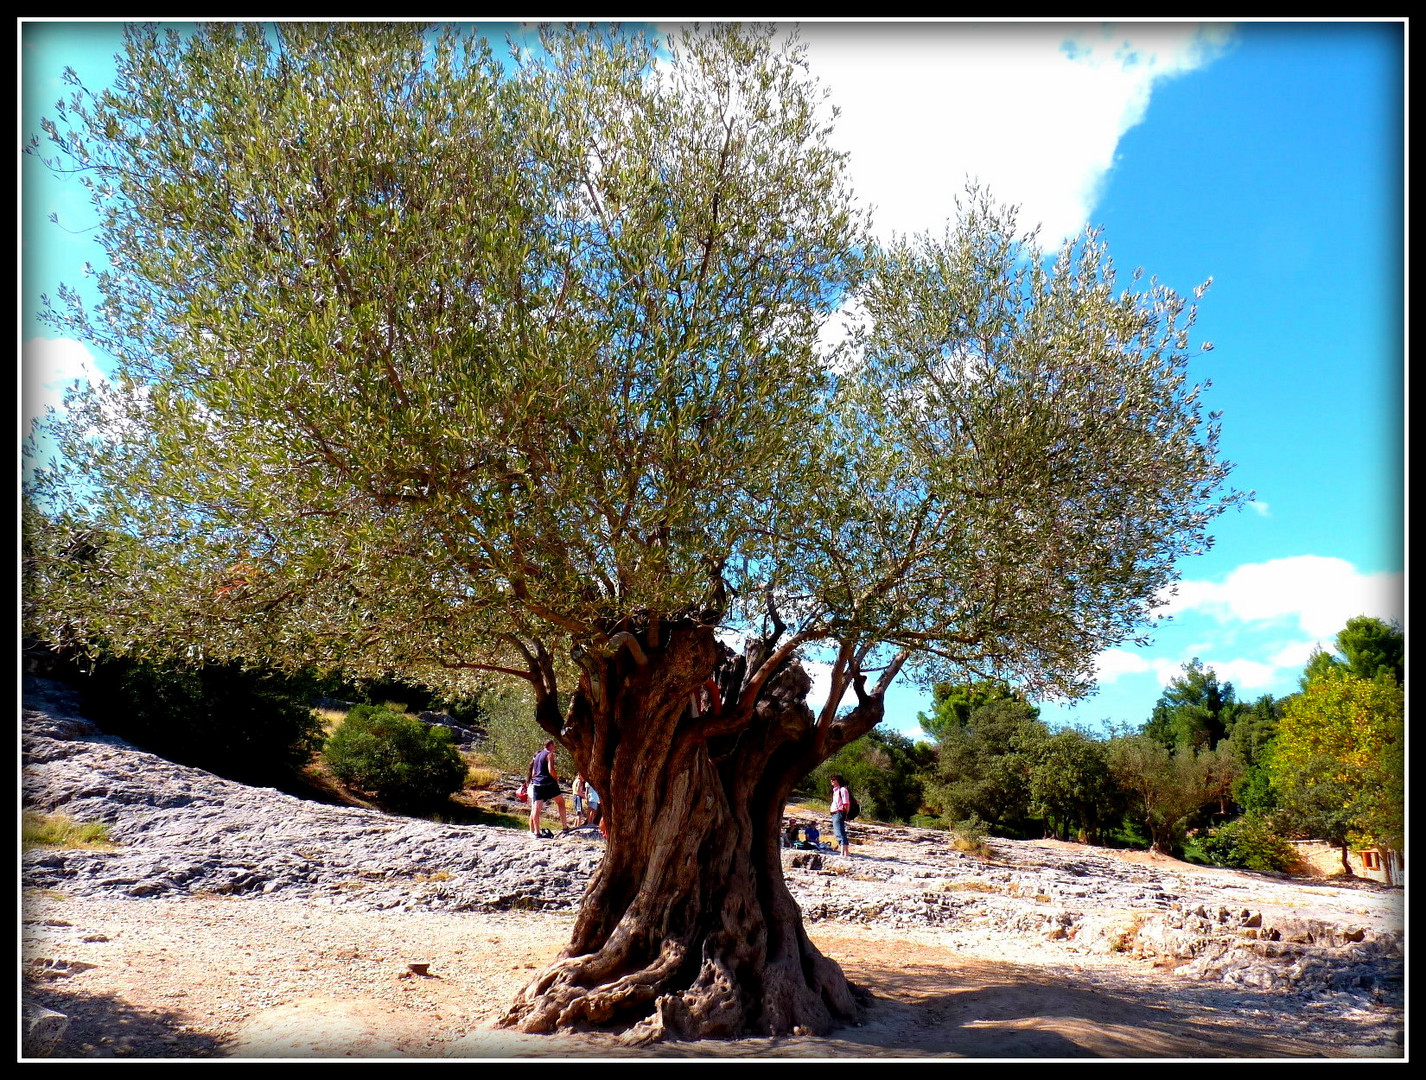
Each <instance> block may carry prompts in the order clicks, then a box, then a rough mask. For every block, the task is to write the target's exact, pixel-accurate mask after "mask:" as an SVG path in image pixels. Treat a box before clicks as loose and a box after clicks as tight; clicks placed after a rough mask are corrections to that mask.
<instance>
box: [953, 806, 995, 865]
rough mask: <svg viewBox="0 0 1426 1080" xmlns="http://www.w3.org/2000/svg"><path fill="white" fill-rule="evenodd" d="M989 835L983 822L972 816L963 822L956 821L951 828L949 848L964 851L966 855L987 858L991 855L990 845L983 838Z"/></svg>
mask: <svg viewBox="0 0 1426 1080" xmlns="http://www.w3.org/2000/svg"><path fill="white" fill-rule="evenodd" d="M988 835H990V833H989V830H988V829H987V828H986V825H985V822H983V821H981V820H980V818H979V817H978V816H977V815H975V814H972V815H971V816H970V817H968V818H966V819H965V820H964V821H957V822H956V823H955V824H954V825H952V826H951V847H953V848H955V849H956V850H957V851H964V852H965V853H966V854H968V855H978V856H980V857H981V858H988V857H989V856H990V855H991V854H993V853H992V852H991V850H990V845H989V844H987V843H986V842H985V838H986V837H987V836H988Z"/></svg>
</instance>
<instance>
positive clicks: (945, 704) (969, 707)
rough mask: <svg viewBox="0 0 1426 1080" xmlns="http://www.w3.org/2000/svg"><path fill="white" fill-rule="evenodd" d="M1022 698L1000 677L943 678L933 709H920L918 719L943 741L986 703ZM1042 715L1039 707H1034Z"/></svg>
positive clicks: (933, 698) (935, 689)
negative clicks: (977, 678)
mask: <svg viewBox="0 0 1426 1080" xmlns="http://www.w3.org/2000/svg"><path fill="white" fill-rule="evenodd" d="M1016 700H1019V698H1018V697H1017V695H1016V693H1015V691H1014V690H1012V689H1011V688H1010V686H1009V684H1008V683H1006V682H1004V681H1003V680H999V679H990V680H979V681H975V680H973V681H971V682H966V683H948V682H940V683H936V685H935V686H933V687H931V711H930V713H917V714H916V720H917V722H918V723H919V724H920V725H921V730H922V731H924V732H925V733H926V734H927V735H929V736H931V738H933V739H935V740H937V741H940V740H941V739H942V738H943V737H944V736H945V735H946V734H947V733H948V732H950V731H952V730H954V729H956V728H964V727H965V726H966V725H967V724H968V723H970V717H971V713H973V712H975V710H976V709H978V708H980V707H981V706H982V705H989V704H990V703H991V702H994V701H1016ZM1034 715H1036V716H1038V715H1039V710H1038V709H1036V710H1035V711H1034Z"/></svg>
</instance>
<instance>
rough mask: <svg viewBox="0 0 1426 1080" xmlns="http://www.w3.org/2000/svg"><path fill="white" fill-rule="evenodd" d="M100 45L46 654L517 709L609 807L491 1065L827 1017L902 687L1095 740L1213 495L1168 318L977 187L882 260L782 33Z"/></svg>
mask: <svg viewBox="0 0 1426 1080" xmlns="http://www.w3.org/2000/svg"><path fill="white" fill-rule="evenodd" d="M125 40H126V46H125V53H124V55H122V56H121V57H120V58H119V64H118V76H117V79H116V82H115V84H114V86H113V88H112V89H109V90H104V91H101V92H98V93H93V92H90V91H89V90H87V89H86V88H84V87H82V86H79V85H78V82H77V80H76V79H75V78H74V77H73V76H72V73H71V74H70V75H68V76H67V79H68V81H69V82H70V83H71V84H72V87H73V88H72V92H71V93H70V94H69V96H68V97H67V98H66V100H64V101H62V102H61V103H60V105H59V111H58V113H57V116H56V118H55V119H54V120H50V121H46V124H45V132H46V136H47V139H46V140H45V141H44V142H41V141H40V140H38V139H37V140H35V143H34V144H33V145H32V147H31V149H32V151H33V152H36V153H39V154H41V155H43V156H44V157H45V158H46V160H47V161H49V162H50V163H51V165H52V166H53V167H55V168H56V169H71V170H74V171H76V172H77V173H79V174H80V179H81V182H83V183H85V184H87V185H89V187H90V189H91V191H92V194H93V203H94V207H95V210H96V212H97V214H98V219H99V227H98V230H97V237H98V240H99V242H100V244H101V245H102V246H103V248H104V251H105V254H106V255H107V258H108V268H107V269H104V270H103V271H102V272H101V273H100V274H99V278H98V284H99V290H100V293H101V294H102V297H103V300H102V303H101V304H100V305H99V306H98V307H96V308H95V309H94V310H86V309H85V308H84V307H83V305H82V304H81V302H80V301H79V298H78V296H77V294H75V293H74V292H73V291H71V290H64V291H63V292H62V293H61V295H60V296H59V298H58V302H57V303H56V305H55V307H54V308H53V309H52V310H51V311H50V317H51V319H52V321H53V324H54V325H55V326H56V327H58V328H60V329H61V330H63V331H64V332H66V333H69V334H72V335H74V336H76V337H78V338H80V339H82V340H84V341H86V342H89V343H92V344H94V345H97V346H99V347H101V348H102V349H104V350H105V351H107V352H108V353H109V354H110V355H112V356H113V357H114V358H115V359H116V362H117V371H116V373H115V376H114V378H113V380H112V383H110V384H108V385H104V386H98V387H94V388H92V389H90V390H89V391H88V392H86V393H84V394H81V395H78V396H76V397H74V398H72V399H71V400H70V401H69V403H68V412H67V415H66V417H65V418H63V419H61V420H59V421H57V422H56V427H55V431H54V434H55V437H56V439H57V440H58V445H59V448H60V450H61V455H60V457H59V458H58V460H57V462H56V463H55V464H54V465H53V466H52V467H50V468H44V469H39V470H37V471H36V473H35V479H34V481H33V482H32V483H31V484H30V485H29V487H28V490H27V495H28V500H27V507H26V529H27V533H28V534H29V535H30V537H31V539H30V540H29V541H27V543H28V546H27V556H28V559H27V564H26V575H27V582H26V589H27V608H26V615H27V626H28V628H29V629H30V630H32V631H33V632H34V633H36V634H37V635H38V636H40V637H42V638H43V639H45V640H49V641H54V642H63V643H66V644H70V645H78V646H93V645H95V644H96V643H101V642H102V643H103V644H104V645H105V646H106V647H108V648H110V649H112V650H114V651H116V652H119V653H126V652H129V653H137V654H144V653H150V652H160V651H172V650H175V649H181V650H188V651H190V652H193V653H195V654H199V655H201V656H202V657H204V658H209V659H217V660H226V659H263V660H269V661H277V662H283V663H291V664H298V663H300V664H313V665H317V666H321V667H331V668H341V669H342V670H344V671H347V672H349V673H351V674H354V675H362V676H376V675H381V674H384V673H388V672H395V673H399V674H401V675H402V676H403V677H406V678H410V679H413V680H420V681H424V682H427V683H430V684H432V685H434V686H440V687H442V688H444V689H446V690H448V691H451V692H459V691H461V690H463V689H469V687H470V685H471V683H472V681H479V680H484V679H489V678H492V677H494V678H501V677H504V678H515V679H521V680H524V681H526V682H527V683H528V684H529V685H530V687H531V689H532V690H533V693H534V698H535V708H536V715H537V719H538V721H539V723H540V724H541V726H542V727H544V728H545V730H546V731H548V732H549V733H550V734H551V735H552V736H555V737H557V738H559V739H560V740H561V741H562V742H563V743H564V745H566V746H567V747H569V748H570V749H571V751H572V753H573V755H574V759H575V762H576V766H577V768H578V770H579V771H581V772H582V773H584V775H585V776H586V777H588V778H589V779H590V780H591V782H593V783H594V784H595V786H596V787H597V788H598V789H599V790H600V791H601V793H606V792H607V793H609V794H610V795H612V796H613V801H614V802H615V803H621V804H623V806H625V807H627V809H624V810H623V811H622V812H620V811H616V812H615V814H614V816H613V819H612V822H611V824H610V841H609V849H608V852H607V854H606V857H605V860H604V862H603V863H602V864H601V867H600V870H599V874H598V876H597V878H596V880H595V881H594V882H593V883H591V886H590V892H589V894H587V896H586V901H585V904H584V907H583V909H582V911H581V915H580V920H579V922H578V924H577V926H576V930H575V934H574V938H573V940H572V942H571V945H570V948H569V950H567V954H566V957H565V958H563V959H562V960H561V961H559V962H558V963H557V964H556V965H554V966H553V967H552V968H551V969H549V970H548V971H547V972H545V973H542V974H541V976H540V977H539V978H538V979H537V980H536V981H535V982H534V983H532V984H531V987H530V989H529V990H528V992H527V993H526V994H525V995H522V999H521V1002H520V1003H519V1005H518V1007H517V1009H516V1010H515V1011H514V1012H513V1013H512V1019H513V1020H515V1021H518V1022H519V1023H521V1024H522V1026H524V1027H525V1028H526V1030H532V1031H533V1030H549V1029H550V1028H552V1027H554V1026H559V1025H566V1024H570V1023H579V1022H601V1023H603V1022H609V1023H616V1022H617V1023H627V1024H632V1025H633V1026H634V1028H635V1029H637V1031H638V1032H639V1037H657V1036H658V1034H659V1033H662V1032H669V1031H674V1032H681V1033H683V1034H686V1035H690V1036H698V1035H710V1034H719V1033H736V1032H737V1031H740V1030H744V1029H745V1028H753V1029H756V1030H763V1031H768V1032H780V1031H786V1030H790V1029H791V1027H792V1026H793V1025H801V1026H805V1027H808V1028H809V1029H811V1030H825V1029H826V1027H827V1025H828V1024H829V1023H830V1022H831V1017H833V1016H843V1017H845V1016H847V1015H849V1014H850V1012H852V1011H854V1002H853V999H852V997H851V995H850V992H849V991H848V990H847V988H846V985H845V980H844V979H842V977H841V974H840V971H839V970H836V967H835V965H834V964H830V962H829V961H827V960H825V958H823V957H821V955H820V954H819V953H817V952H816V950H815V948H813V947H812V946H811V945H810V943H809V942H808V941H807V940H806V936H805V934H803V933H802V931H801V924H800V920H799V919H798V918H797V915H796V906H795V904H793V903H792V902H791V899H790V894H787V892H786V889H785V886H784V885H783V883H782V881H781V869H780V863H779V862H777V858H776V837H777V832H778V826H779V824H780V817H781V808H782V804H783V802H784V801H785V798H786V795H787V792H788V791H789V790H790V789H791V786H792V784H793V783H795V782H796V781H797V780H799V779H800V778H801V777H802V776H805V775H806V774H807V772H809V771H810V770H811V769H812V768H813V767H815V766H816V764H817V763H818V762H820V761H822V760H825V759H826V758H827V757H828V756H830V755H831V754H832V753H834V752H835V751H836V750H837V749H838V748H839V747H841V746H843V745H845V744H846V743H848V742H850V741H851V740H852V739H855V738H856V737H858V736H860V735H861V734H864V733H865V732H866V731H869V730H870V729H871V728H872V727H874V726H875V725H876V723H877V722H878V721H879V720H880V719H881V717H882V715H883V695H884V692H885V690H886V688H887V686H888V685H889V684H890V683H891V681H892V680H893V679H895V678H896V677H897V676H898V674H899V673H900V672H901V671H902V670H903V669H904V668H907V669H910V670H912V671H914V673H915V674H917V675H918V676H919V677H921V678H923V679H925V680H926V681H927V682H931V681H937V680H940V681H965V680H970V679H1004V680H1006V681H1007V682H1008V683H1009V684H1011V685H1014V686H1015V687H1017V688H1018V689H1020V690H1021V691H1024V692H1029V693H1033V694H1035V695H1036V696H1040V697H1043V696H1049V695H1057V696H1066V697H1073V696H1077V695H1080V694H1083V693H1084V692H1086V691H1087V689H1088V688H1089V687H1090V686H1091V685H1092V677H1093V667H1092V661H1093V658H1094V656H1095V655H1096V654H1097V653H1098V652H1100V651H1101V650H1103V649H1105V648H1107V647H1109V646H1111V645H1114V644H1117V643H1120V642H1122V641H1124V640H1125V639H1126V638H1131V637H1135V636H1137V635H1140V634H1142V632H1143V628H1144V626H1145V625H1146V618H1147V616H1148V615H1149V614H1150V612H1151V611H1152V609H1153V607H1154V606H1155V604H1156V603H1158V602H1159V601H1158V599H1157V598H1158V597H1159V596H1160V595H1161V594H1162V590H1163V589H1164V587H1165V586H1166V585H1167V584H1169V583H1170V582H1172V581H1173V580H1174V579H1175V577H1176V575H1177V570H1176V563H1177V561H1178V560H1179V559H1180V558H1181V557H1182V556H1185V555H1188V554H1192V553H1196V552H1199V551H1201V550H1203V549H1204V548H1205V547H1207V546H1208V545H1209V544H1210V543H1211V537H1210V536H1209V535H1208V532H1207V528H1208V525H1209V523H1210V522H1211V521H1212V519H1213V518H1214V517H1215V516H1216V515H1217V514H1218V513H1220V512H1221V511H1222V510H1223V509H1224V508H1225V507H1226V506H1228V505H1230V504H1231V503H1233V502H1234V501H1235V499H1236V498H1237V496H1236V495H1234V494H1233V493H1231V492H1227V493H1225V492H1224V491H1223V484H1224V480H1225V477H1226V474H1227V471H1228V468H1229V466H1228V465H1227V464H1226V463H1224V462H1222V461H1221V460H1219V457H1218V440H1219V422H1218V417H1217V415H1216V414H1214V413H1207V414H1205V412H1204V409H1203V403H1202V398H1201V392H1202V389H1203V387H1202V386H1199V385H1195V384H1194V383H1193V382H1191V381H1190V379H1189V375H1188V363H1189V358H1190V344H1189V333H1190V331H1191V327H1192V324H1193V320H1194V309H1193V307H1192V305H1191V304H1189V303H1188V302H1187V301H1185V300H1184V299H1183V298H1181V297H1179V296H1178V295H1176V294H1175V293H1174V292H1173V291H1171V290H1170V289H1168V288H1166V287H1165V286H1162V285H1160V284H1158V283H1157V282H1153V281H1150V282H1148V283H1147V284H1144V285H1141V284H1139V278H1138V275H1137V274H1136V275H1134V278H1133V280H1132V281H1130V282H1129V283H1128V285H1127V286H1126V285H1123V284H1121V283H1120V282H1119V280H1118V277H1117V274H1116V271H1115V269H1114V266H1113V263H1112V260H1111V259H1110V258H1109V256H1108V253H1107V250H1106V247H1105V244H1104V242H1103V240H1102V238H1101V237H1100V236H1099V235H1098V234H1097V233H1095V232H1087V233H1085V234H1084V235H1082V236H1080V237H1077V238H1073V239H1071V240H1069V241H1067V242H1066V243H1065V244H1064V245H1063V246H1062V247H1061V248H1060V250H1059V252H1058V254H1057V255H1055V256H1054V257H1047V256H1046V255H1045V254H1044V252H1042V250H1041V249H1040V248H1039V246H1038V244H1037V242H1036V239H1035V237H1034V235H1033V233H1027V232H1026V231H1025V230H1022V229H1021V228H1020V227H1019V225H1018V224H1017V220H1016V215H1015V212H1014V210H1013V209H1012V208H1007V207H1003V206H1001V205H999V204H997V203H996V202H995V201H994V200H993V199H992V198H991V197H990V196H989V194H988V193H986V192H984V191H980V190H974V189H972V190H970V191H969V192H968V193H967V194H966V196H965V198H964V200H962V201H960V202H958V203H957V205H956V207H955V208H954V211H955V214H954V220H953V221H952V222H951V223H950V224H949V225H948V227H947V229H946V230H945V232H944V233H943V234H941V235H925V236H918V237H908V238H902V239H899V240H897V241H896V242H894V243H891V244H889V245H885V246H878V245H876V244H874V243H873V242H872V240H871V238H870V236H869V233H868V231H867V230H866V228H865V225H866V214H865V212H864V211H863V210H862V209H861V208H860V207H859V205H858V204H857V203H856V201H855V199H854V197H853V194H852V192H851V190H850V187H849V184H848V181H847V177H846V161H845V156H844V155H843V154H842V153H840V152H839V151H838V150H837V149H836V147H835V144H834V142H833V137H832V129H831V128H830V126H829V124H828V122H827V120H826V117H827V116H828V115H829V114H828V112H827V111H826V110H825V108H824V102H823V100H822V94H821V92H820V90H819V89H818V87H817V86H816V84H815V82H814V81H813V80H812V79H811V78H810V76H809V74H808V72H807V69H806V65H805V62H804V59H803V56H802V53H801V51H800V48H799V47H798V45H797V44H796V42H795V41H785V42H784V41H780V40H779V39H778V35H777V34H776V33H775V32H774V31H773V30H771V29H765V28H746V27H740V26H733V25H715V26H712V27H705V28H701V29H690V30H689V31H687V32H685V33H683V34H681V35H679V36H677V37H676V38H673V39H669V40H666V41H665V40H661V39H656V38H654V37H652V36H650V35H646V34H644V33H642V32H640V31H637V30H632V29H618V28H603V27H601V28H593V29H576V28H565V29H554V28H542V29H541V30H540V32H539V42H538V47H532V46H529V45H525V46H518V47H516V48H515V49H514V50H513V51H512V55H511V57H510V58H509V59H508V60H506V61H504V62H502V61H499V60H497V58H496V56H495V54H494V53H493V51H492V50H491V49H490V47H489V46H488V45H487V44H486V43H485V42H484V41H483V40H482V39H481V38H480V37H479V35H478V34H477V33H476V32H475V31H473V30H471V29H470V28H430V27H421V26H406V25H400V24H380V23H365V24H359V25H340V24H316V25H306V24H297V23H283V24H278V25H275V26H252V25H242V24H220V25H216V26H204V27H199V28H197V29H194V30H192V31H191V32H189V31H184V32H182V33H180V32H177V31H173V30H169V31H162V30H159V29H156V28H153V27H131V28H128V29H127V30H126V38H125ZM950 209H951V208H949V207H948V210H950ZM853 301H855V306H856V308H857V310H859V311H860V312H862V313H863V314H864V316H865V317H864V319H863V320H862V322H861V325H860V326H859V327H858V328H856V329H854V330H853V331H852V332H851V334H850V336H849V337H848V338H847V339H846V341H845V342H844V343H843V344H842V345H840V346H837V347H833V346H830V345H827V344H825V342H826V340H827V336H826V335H824V334H823V331H824V330H825V329H826V328H827V326H828V323H829V320H831V319H832V318H833V316H834V314H835V313H837V312H838V311H841V310H849V309H850V308H851V307H852V305H853ZM718 626H723V627H725V628H730V629H737V630H740V631H742V632H744V633H746V634H747V635H748V637H747V644H746V645H745V648H744V653H743V655H741V656H733V655H731V654H730V653H729V652H728V651H727V650H726V648H725V647H724V646H722V645H721V644H719V642H718V641H717V640H716V639H715V637H714V629H715V628H716V627H718ZM814 646H815V647H819V648H824V649H827V650H829V652H830V654H831V655H832V656H833V657H834V659H833V662H832V665H831V676H830V688H831V692H830V694H829V696H828V699H827V701H826V704H825V705H824V706H823V707H822V709H821V710H820V712H819V714H818V715H816V716H813V715H812V714H811V713H810V712H809V711H808V710H807V708H806V706H805V705H804V704H803V698H804V697H805V694H806V690H807V688H808V686H809V685H810V680H809V679H808V678H807V677H806V676H805V674H803V673H801V671H800V668H799V667H798V665H797V663H796V658H797V656H798V655H799V652H800V651H801V650H803V649H806V648H810V647H814ZM873 675H874V676H875V680H874V682H872V683H871V685H868V682H869V681H870V680H871V677H872V676H873ZM710 683H711V685H712V687H713V688H716V691H717V692H716V694H712V695H711V696H710V694H709V689H710ZM848 692H851V693H852V694H853V695H854V704H853V706H852V707H851V708H850V709H846V708H842V701H843V699H844V698H845V697H846V696H847V694H848ZM715 700H716V702H717V704H713V703H712V702H713V701H715ZM562 701H563V702H567V703H568V705H567V708H566V709H565V710H564V711H563V712H561V707H560V703H561V702H562ZM700 701H701V702H705V703H706V704H703V705H700V704H699V702H700ZM693 805H697V806H706V807H709V808H711V809H708V810H707V811H706V812H705V813H702V814H701V815H700V817H699V818H698V820H697V822H696V823H690V822H689V821H688V820H686V819H685V818H684V817H683V816H681V815H683V814H684V813H685V808H686V807H687V806H693ZM675 865H676V866H678V867H680V868H681V869H680V870H679V872H678V873H677V874H673V873H671V872H670V873H664V872H663V871H662V870H661V869H660V868H661V867H665V866H675ZM698 957H702V958H703V959H702V962H701V966H700V962H699V961H698V959H697V958H698ZM685 958H687V960H685ZM626 979H627V980H633V982H631V983H627V984H626V982H624V981H623V980H626ZM641 1018H642V1019H641ZM636 1021H637V1023H636Z"/></svg>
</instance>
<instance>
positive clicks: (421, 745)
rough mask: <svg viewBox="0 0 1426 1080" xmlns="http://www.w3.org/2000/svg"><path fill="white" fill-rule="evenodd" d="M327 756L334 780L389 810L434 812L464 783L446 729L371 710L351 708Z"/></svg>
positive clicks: (462, 766)
mask: <svg viewBox="0 0 1426 1080" xmlns="http://www.w3.org/2000/svg"><path fill="white" fill-rule="evenodd" d="M325 753H326V758H327V764H328V765H329V766H330V767H331V770H332V773H333V775H335V776H336V777H337V779H338V780H341V781H342V782H343V783H345V784H351V785H352V786H353V787H358V788H360V789H362V790H363V791H369V792H371V794H373V795H375V796H376V797H377V798H378V799H380V800H381V801H382V802H385V803H388V804H390V805H391V806H393V807H399V808H403V809H423V808H427V807H431V806H436V805H439V804H440V803H442V802H444V801H445V800H446V798H448V797H449V796H450V795H451V794H452V793H454V792H456V791H459V790H460V789H461V787H462V785H464V783H465V762H464V761H463V760H461V756H460V752H459V751H458V750H457V749H456V745H455V740H454V739H453V738H452V736H451V733H450V731H449V730H448V729H447V728H443V727H428V726H427V725H425V724H423V723H422V722H421V721H420V720H417V719H416V718H415V717H412V716H404V715H402V714H401V713H397V712H392V711H390V710H388V709H382V708H379V707H377V706H375V705H356V706H353V708H352V710H351V711H350V712H349V713H347V718H346V719H345V720H344V721H342V724H341V726H340V727H338V728H337V730H336V731H334V732H333V733H332V735H331V737H330V738H329V739H328V740H327V745H326V749H325Z"/></svg>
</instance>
